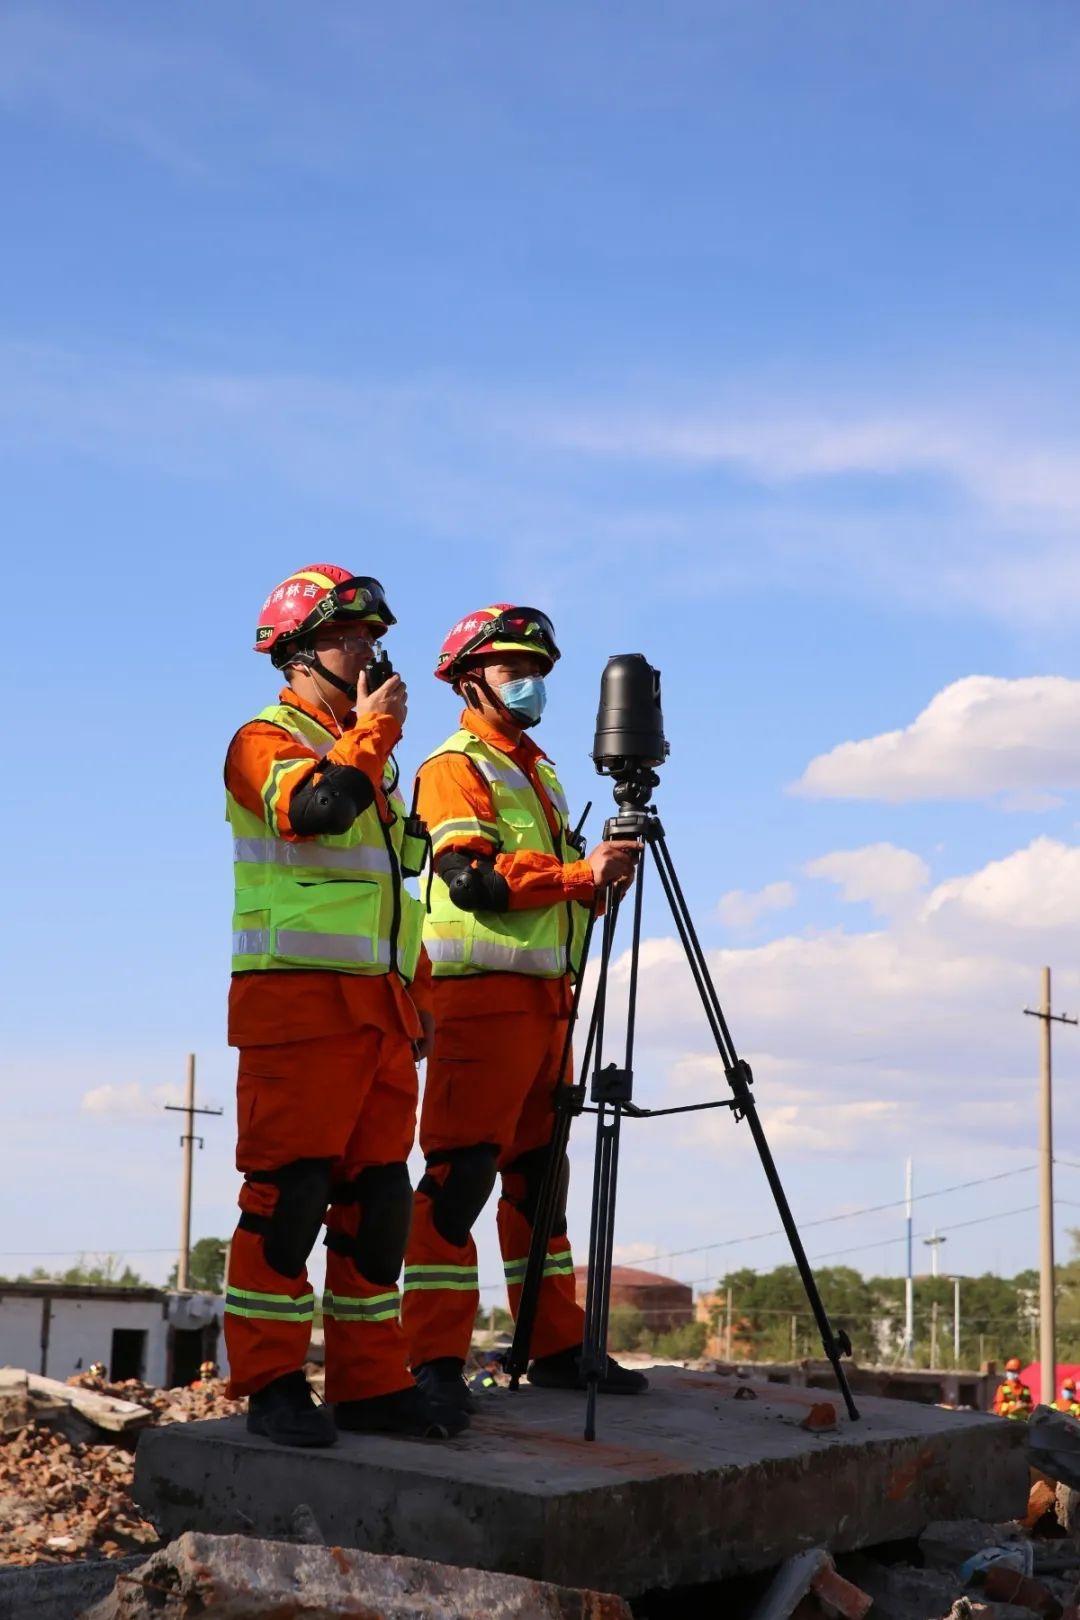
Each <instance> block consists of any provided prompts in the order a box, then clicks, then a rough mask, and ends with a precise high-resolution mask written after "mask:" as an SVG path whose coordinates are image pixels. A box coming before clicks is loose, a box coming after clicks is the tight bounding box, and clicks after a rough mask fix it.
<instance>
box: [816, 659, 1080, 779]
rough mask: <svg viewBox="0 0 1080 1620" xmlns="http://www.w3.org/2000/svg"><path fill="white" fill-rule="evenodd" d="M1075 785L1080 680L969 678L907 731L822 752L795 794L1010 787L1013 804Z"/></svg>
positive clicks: (1079, 767) (1079, 757)
mask: <svg viewBox="0 0 1080 1620" xmlns="http://www.w3.org/2000/svg"><path fill="white" fill-rule="evenodd" d="M1076 787H1080V681H1074V680H1069V679H1067V678H1066V677H1065V676H1063V675H1032V676H1026V677H1024V678H1022V679H1019V680H1005V679H1002V678H1000V677H997V676H993V675H968V676H966V677H965V678H964V679H963V680H959V681H954V682H953V683H952V685H950V686H946V687H945V688H944V689H943V690H942V691H940V692H939V693H938V694H937V696H936V697H934V698H933V699H932V700H931V701H930V703H928V704H927V706H926V708H925V709H923V711H922V713H921V714H919V715H918V716H917V717H916V718H915V720H913V721H912V723H911V724H910V725H909V726H906V727H905V728H904V729H903V730H899V731H886V732H883V733H881V734H880V735H879V736H876V737H866V738H863V739H862V740H860V741H857V742H844V743H840V744H839V745H838V746H837V747H836V748H833V749H831V750H830V751H829V752H828V753H827V754H819V755H818V756H817V758H816V759H812V760H811V761H810V763H809V765H807V767H806V769H805V771H804V772H803V774H802V776H801V777H800V778H799V780H798V781H797V782H796V783H794V785H793V788H792V791H793V792H796V793H800V794H805V795H807V796H809V797H813V798H834V799H884V800H887V801H888V802H890V803H893V804H896V803H901V802H903V801H910V800H915V799H980V798H989V797H992V796H993V795H995V794H1005V795H1007V796H1008V797H1007V798H1006V801H1005V802H1006V804H1008V805H1010V807H1015V804H1016V799H1015V795H1016V794H1033V793H1045V792H1046V791H1047V790H1050V789H1071V788H1076ZM1031 802H1032V801H1031V800H1030V799H1029V800H1028V804H1029V805H1030V803H1031ZM1034 802H1035V803H1039V802H1040V801H1039V800H1035V801H1034ZM1050 802H1052V801H1050ZM1042 803H1043V804H1046V803H1047V801H1046V800H1045V799H1044V800H1043V801H1042Z"/></svg>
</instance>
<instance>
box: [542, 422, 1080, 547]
mask: <svg viewBox="0 0 1080 1620" xmlns="http://www.w3.org/2000/svg"><path fill="white" fill-rule="evenodd" d="M547 431H548V433H549V434H550V436H551V437H552V438H553V439H554V440H556V441H557V442H560V443H562V444H565V445H567V446H572V447H573V448H575V449H578V450H583V451H587V452H589V453H591V454H593V455H604V456H613V457H617V458H620V459H633V460H646V461H662V462H673V463H676V464H677V463H682V464H683V465H685V466H688V467H694V466H710V465H717V464H720V465H723V464H727V465H731V466H738V467H742V468H744V469H745V470H746V471H747V472H749V473H751V474H752V475H753V476H754V477H756V478H759V479H763V480H767V481H770V482H777V483H784V482H788V481H792V480H795V479H823V478H835V477H839V476H845V475H851V474H860V473H872V474H878V475H904V474H912V473H915V474H918V473H928V472H929V473H936V474H939V475H941V476H943V477H946V478H948V479H950V480H952V481H953V482H955V483H956V484H958V485H960V486H961V487H962V488H964V489H965V490H966V491H967V493H968V494H969V495H970V496H972V497H973V498H974V499H975V500H977V501H979V502H980V503H981V504H983V505H985V506H987V507H991V508H994V509H996V510H1008V511H1026V512H1031V511H1035V512H1043V513H1046V514H1052V515H1054V516H1056V517H1069V518H1073V517H1076V516H1077V515H1078V514H1080V449H1078V447H1077V445H1076V443H1075V442H1072V441H1071V440H1068V439H1065V440H1060V439H1059V440H1057V441H1054V440H1050V439H1047V438H1044V437H1042V436H1041V435H1039V436H1037V437H1036V436H1030V437H1027V438H1025V436H1023V435H1021V436H1020V437H1019V438H1009V437H1008V436H1002V435H1001V434H1000V432H999V431H994V430H993V429H991V428H989V427H988V426H984V425H983V424H982V423H981V422H979V421H978V420H977V419H973V418H970V417H965V416H964V415H963V414H957V413H951V414H947V415H946V414H942V413H941V412H940V410H934V409H926V408H920V407H915V408H912V409H909V410H908V411H907V412H906V413H903V414H891V415H890V414H884V413H882V412H881V411H880V410H879V409H878V408H877V407H876V406H875V405H874V404H873V403H868V404H867V405H866V406H864V407H863V408H862V409H861V410H859V411H858V412H852V411H850V410H849V411H840V410H837V409H836V408H835V407H833V406H832V404H831V402H830V401H828V400H827V399H826V400H820V401H818V402H817V404H816V406H814V407H812V408H810V409H807V410H806V411H805V412H802V413H799V414H792V413H791V412H790V411H784V410H776V409H772V408H769V407H766V408H765V409H764V410H761V409H759V410H758V411H756V412H755V410H754V408H753V407H752V406H751V407H750V408H746V407H744V408H743V410H741V411H736V410H733V409H729V408H723V407H721V408H719V409H713V410H709V409H706V410H699V411H695V412H693V413H686V412H685V411H684V412H680V411H679V410H678V409H675V410H673V411H671V412H670V413H668V414H667V415H664V416H658V415H656V414H653V413H645V412H640V413H633V412H627V411H625V410H622V409H618V408H616V409H612V410H610V411H607V412H603V413H601V412H597V411H595V410H593V411H591V412H589V413H588V414H585V413H580V412H578V413H574V412H567V413H564V414H560V415H559V416H558V417H552V418H550V419H549V421H548V423H547Z"/></svg>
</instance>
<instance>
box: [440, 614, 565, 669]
mask: <svg viewBox="0 0 1080 1620" xmlns="http://www.w3.org/2000/svg"><path fill="white" fill-rule="evenodd" d="M493 641H520V642H524V644H525V645H526V646H529V647H535V648H536V650H537V652H539V653H543V655H544V657H545V658H548V659H550V660H551V662H552V663H553V664H554V663H555V662H556V661H557V660H558V659H559V658H561V657H562V654H561V653H560V652H559V648H558V644H557V642H556V640H555V627H554V625H553V624H552V622H551V620H550V619H549V618H548V616H547V614H546V613H541V612H540V610H539V608H530V607H514V608H504V610H503V611H502V613H499V614H497V615H496V616H495V618H494V619H489V620H488V621H487V623H486V624H483V625H482V626H481V627H480V629H479V630H477V632H476V634H475V635H473V636H470V637H469V640H468V641H467V642H466V643H465V645H464V646H463V647H460V648H459V649H458V651H457V653H456V654H455V656H454V663H455V664H461V663H463V662H464V661H465V659H466V658H469V657H471V656H472V654H473V653H474V652H476V651H477V650H478V649H479V648H481V647H486V646H490V644H491V643H492V642H493Z"/></svg>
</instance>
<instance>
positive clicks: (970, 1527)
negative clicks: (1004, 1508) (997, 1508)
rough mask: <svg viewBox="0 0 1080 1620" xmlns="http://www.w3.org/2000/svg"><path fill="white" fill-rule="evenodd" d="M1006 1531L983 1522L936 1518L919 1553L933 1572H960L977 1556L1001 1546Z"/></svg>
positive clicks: (978, 1520) (979, 1520)
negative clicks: (963, 1565) (942, 1570)
mask: <svg viewBox="0 0 1080 1620" xmlns="http://www.w3.org/2000/svg"><path fill="white" fill-rule="evenodd" d="M1001 1541H1002V1530H1001V1526H1000V1525H998V1524H987V1523H986V1522H985V1521H984V1520H983V1519H935V1520H934V1522H933V1523H932V1524H928V1525H927V1527H926V1529H925V1530H924V1531H923V1533H922V1535H921V1536H920V1537H919V1551H920V1552H921V1553H922V1555H923V1558H924V1559H925V1560H926V1562H927V1564H928V1565H929V1566H930V1568H931V1569H959V1568H960V1565H961V1564H965V1563H966V1562H967V1560H968V1559H969V1558H971V1557H972V1556H973V1554H975V1553H979V1552H982V1551H983V1550H984V1548H986V1547H997V1546H1000V1544H1001Z"/></svg>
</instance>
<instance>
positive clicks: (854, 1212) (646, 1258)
mask: <svg viewBox="0 0 1080 1620" xmlns="http://www.w3.org/2000/svg"><path fill="white" fill-rule="evenodd" d="M1035 1168H1036V1167H1035V1165H1033V1164H1025V1165H1022V1166H1021V1167H1020V1168H1019V1169H1018V1170H1000V1171H998V1173H997V1174H996V1175H993V1176H978V1177H977V1178H976V1179H975V1180H974V1181H957V1182H954V1183H953V1185H952V1186H951V1187H936V1188H934V1189H933V1190H932V1191H931V1192H924V1193H916V1194H915V1196H914V1198H913V1199H912V1203H917V1202H919V1201H921V1200H922V1199H924V1198H943V1197H944V1196H945V1194H946V1193H954V1192H966V1191H967V1190H968V1188H970V1187H984V1186H986V1184H987V1183H988V1182H990V1181H1006V1180H1007V1179H1008V1178H1009V1177H1010V1176H1025V1175H1030V1174H1031V1172H1032V1170H1034V1169H1035ZM1075 1168H1076V1169H1078V1170H1080V1165H1077V1166H1076V1167H1075ZM1059 1202H1061V1200H1059ZM906 1204H907V1200H906V1199H905V1198H895V1199H893V1200H892V1201H891V1202H890V1203H887V1204H866V1205H864V1206H863V1208H862V1209H848V1210H843V1211H842V1212H841V1213H840V1214H838V1215H822V1216H819V1218H818V1219H817V1220H816V1221H803V1222H801V1223H800V1231H804V1232H806V1231H809V1229H810V1228H811V1227H812V1226H830V1225H832V1224H833V1223H834V1222H835V1221H851V1220H854V1219H855V1218H856V1216H859V1215H879V1214H881V1213H882V1212H883V1211H884V1210H888V1209H902V1208H904V1207H906ZM783 1236H784V1229H783V1227H782V1226H774V1227H771V1228H770V1230H769V1231H767V1232H751V1233H749V1234H748V1235H747V1236H746V1237H736V1238H717V1239H715V1241H714V1242H712V1243H698V1244H695V1245H694V1247H693V1248H691V1249H666V1250H664V1252H663V1253H662V1254H645V1255H640V1256H639V1257H638V1258H637V1259H636V1260H619V1261H617V1262H616V1263H617V1264H618V1265H621V1266H644V1265H648V1264H649V1263H650V1262H651V1261H653V1260H676V1259H678V1258H679V1257H680V1256H681V1255H684V1254H705V1253H706V1252H707V1251H708V1250H710V1249H731V1248H736V1247H738V1245H739V1244H740V1243H757V1242H759V1241H761V1240H762V1239H763V1238H771V1237H783ZM884 1241H887V1242H890V1243H891V1242H893V1241H900V1242H906V1241H907V1239H906V1237H904V1238H902V1239H899V1240H894V1239H892V1238H889V1239H886V1240H884ZM866 1247H867V1248H876V1247H877V1245H876V1244H867V1245H866Z"/></svg>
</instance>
